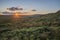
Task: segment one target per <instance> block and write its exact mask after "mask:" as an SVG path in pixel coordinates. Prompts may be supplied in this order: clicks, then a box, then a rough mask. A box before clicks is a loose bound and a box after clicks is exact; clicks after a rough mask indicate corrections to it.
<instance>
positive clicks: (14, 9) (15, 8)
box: [7, 7, 23, 11]
mask: <svg viewBox="0 0 60 40" xmlns="http://www.w3.org/2000/svg"><path fill="white" fill-rule="evenodd" d="M7 10H9V11H17V10H23V8H18V7H11V8H7Z"/></svg>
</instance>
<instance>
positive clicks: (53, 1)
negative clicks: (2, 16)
mask: <svg viewBox="0 0 60 40" xmlns="http://www.w3.org/2000/svg"><path fill="white" fill-rule="evenodd" d="M10 7H21V8H23V9H24V11H26V10H27V11H29V10H32V9H36V10H37V11H39V12H43V13H45V12H46V13H47V12H55V11H58V10H60V0H0V12H3V11H6V8H10Z"/></svg>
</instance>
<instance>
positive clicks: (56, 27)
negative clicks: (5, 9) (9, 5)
mask: <svg viewBox="0 0 60 40" xmlns="http://www.w3.org/2000/svg"><path fill="white" fill-rule="evenodd" d="M0 40H60V11H58V12H56V13H49V14H46V15H31V16H27V15H25V16H23V15H22V16H20V17H19V18H16V19H15V18H12V15H9V16H6V15H1V16H0Z"/></svg>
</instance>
